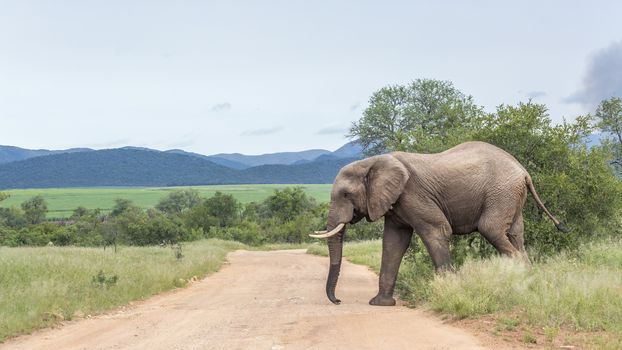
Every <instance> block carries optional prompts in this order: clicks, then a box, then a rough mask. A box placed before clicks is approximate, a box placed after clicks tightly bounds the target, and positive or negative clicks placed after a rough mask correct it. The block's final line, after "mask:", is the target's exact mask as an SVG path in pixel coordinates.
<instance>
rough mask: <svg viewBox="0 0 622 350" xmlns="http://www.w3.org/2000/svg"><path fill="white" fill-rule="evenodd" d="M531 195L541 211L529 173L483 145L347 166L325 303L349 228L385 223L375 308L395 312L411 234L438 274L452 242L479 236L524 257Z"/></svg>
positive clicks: (335, 210) (336, 187)
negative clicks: (524, 212) (455, 237)
mask: <svg viewBox="0 0 622 350" xmlns="http://www.w3.org/2000/svg"><path fill="white" fill-rule="evenodd" d="M527 190H529V192H531V194H532V196H533V197H534V199H535V200H536V202H537V204H538V206H539V207H540V208H541V209H542V210H543V211H544V212H545V213H546V215H548V216H549V218H551V220H553V222H554V223H555V226H556V227H557V228H558V229H559V230H561V231H564V232H566V231H567V230H566V229H565V227H564V226H563V224H562V223H561V222H560V221H559V220H557V219H556V218H555V217H554V216H553V215H552V214H551V213H550V212H549V211H548V210H547V209H546V207H545V206H544V205H543V204H542V201H541V200H540V198H538V194H537V193H536V190H535V188H534V186H533V183H532V181H531V177H530V176H529V174H528V173H527V171H526V170H525V168H524V167H523V166H522V165H521V164H520V163H519V162H518V161H517V160H516V159H515V158H514V157H513V156H511V155H510V154H508V153H507V152H505V151H503V150H502V149H500V148H498V147H496V146H493V145H490V144H487V143H484V142H466V143H463V144H460V145H458V146H456V147H454V148H451V149H449V150H447V151H445V152H442V153H437V154H417V153H405V152H393V153H390V154H384V155H379V156H374V157H370V158H366V159H363V160H359V161H356V162H353V163H351V164H348V165H346V166H344V167H343V168H342V169H341V170H340V171H339V173H338V174H337V177H336V179H335V182H334V184H333V189H332V192H331V205H330V211H329V214H328V222H327V227H326V228H327V231H316V234H315V235H311V236H312V237H316V238H328V249H329V255H330V268H329V273H328V279H327V281H326V295H327V296H328V299H330V301H331V302H333V303H335V304H339V303H340V300H339V299H337V298H335V287H336V285H337V279H338V277H339V270H340V268H341V256H342V248H343V237H344V233H345V225H346V224H348V223H350V224H354V223H356V222H358V221H360V220H361V219H362V218H364V217H365V218H367V221H376V220H378V219H379V218H380V217H382V216H384V218H385V221H384V238H383V241H382V264H381V268H380V281H379V292H378V295H376V296H375V297H374V298H372V299H371V300H370V301H369V303H370V304H371V305H388V306H390V305H395V299H393V288H394V287H395V279H396V277H397V272H398V269H399V266H400V263H401V260H402V257H403V256H404V253H405V252H406V249H407V248H408V246H409V244H410V240H411V237H412V233H413V231H414V232H416V233H417V234H418V235H419V236H420V237H421V240H422V241H423V243H424V244H425V246H426V248H427V250H428V252H429V253H430V256H431V257H432V262H433V263H434V266H435V268H436V269H437V271H438V270H444V269H451V264H450V256H449V239H450V237H451V235H452V234H455V235H461V234H468V233H471V232H474V231H479V232H480V233H481V234H482V235H483V236H484V237H485V238H486V239H487V240H488V241H489V242H490V243H491V244H492V245H494V246H495V248H496V249H497V250H498V251H499V252H500V253H502V254H505V255H509V256H522V255H523V254H524V251H525V248H524V245H523V216H522V209H523V205H524V203H525V199H526V197H527Z"/></svg>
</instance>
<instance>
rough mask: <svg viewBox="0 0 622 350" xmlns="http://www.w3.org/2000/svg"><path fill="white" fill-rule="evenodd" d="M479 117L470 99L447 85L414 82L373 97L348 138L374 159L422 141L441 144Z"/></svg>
mask: <svg viewBox="0 0 622 350" xmlns="http://www.w3.org/2000/svg"><path fill="white" fill-rule="evenodd" d="M482 115H483V110H482V108H481V107H479V106H476V105H475V103H474V102H473V98H472V97H471V96H466V95H465V94H463V93H462V92H461V91H459V90H458V89H456V88H455V87H454V86H453V84H452V83H451V82H449V81H440V80H432V79H417V80H415V81H413V82H412V83H410V84H408V85H406V86H403V85H393V86H387V87H384V88H382V89H380V90H378V91H376V92H375V93H373V95H372V97H371V98H370V100H369V106H368V107H367V109H366V110H365V111H364V112H363V117H362V118H361V119H360V120H359V121H357V122H354V123H353V124H352V127H351V128H350V133H349V135H348V136H349V137H351V138H358V140H359V142H360V143H361V145H362V146H363V149H364V152H365V154H366V155H374V154H380V153H384V152H387V151H393V150H405V149H406V148H407V147H410V148H412V146H413V145H417V144H419V145H421V146H423V145H424V144H425V143H426V141H425V140H424V139H437V140H443V139H445V138H447V137H450V136H451V135H449V134H448V131H450V130H451V131H455V130H456V129H457V128H468V127H469V125H470V124H472V123H474V122H476V121H477V120H479V118H480V117H481V116H482ZM424 148H425V147H424ZM422 151H425V149H423V150H422Z"/></svg>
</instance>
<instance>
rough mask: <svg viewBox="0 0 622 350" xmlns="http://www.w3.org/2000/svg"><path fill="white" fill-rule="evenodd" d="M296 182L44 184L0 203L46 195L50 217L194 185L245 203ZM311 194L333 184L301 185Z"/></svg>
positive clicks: (149, 201) (155, 197)
mask: <svg viewBox="0 0 622 350" xmlns="http://www.w3.org/2000/svg"><path fill="white" fill-rule="evenodd" d="M291 186H295V185H218V186H192V187H104V188H44V189H25V190H7V191H3V192H5V193H8V194H9V195H10V196H11V197H9V198H8V199H6V200H4V201H2V202H0V207H10V206H12V205H15V206H19V205H20V203H22V202H23V201H25V200H27V199H28V198H31V197H33V196H39V195H40V196H43V198H45V201H46V202H47V204H48V210H49V212H48V217H54V218H60V217H68V216H70V215H71V213H72V212H73V210H74V209H75V208H77V207H80V206H82V207H85V208H87V209H97V208H99V209H102V210H104V211H106V210H110V209H111V208H112V206H113V205H114V201H115V199H117V198H125V199H129V200H131V201H132V202H133V203H134V204H135V205H137V206H139V207H141V208H150V207H153V206H155V205H156V203H157V202H158V201H159V200H160V199H161V198H163V197H164V196H166V195H167V194H168V193H170V192H172V191H175V190H179V189H188V188H192V189H195V190H197V191H199V193H200V194H201V196H204V197H211V196H213V195H214V193H216V192H217V191H220V192H223V193H227V194H231V195H233V196H234V197H235V198H236V199H237V200H239V201H240V202H242V203H249V202H259V201H262V200H264V199H265V198H267V197H268V196H270V195H271V194H272V193H273V192H274V190H276V189H282V188H285V187H291ZM300 186H302V187H303V188H304V189H305V191H306V192H307V194H308V195H310V196H311V197H313V198H315V199H316V200H317V201H318V202H327V201H328V200H329V198H330V189H331V186H332V185H329V184H320V185H309V184H305V185H300Z"/></svg>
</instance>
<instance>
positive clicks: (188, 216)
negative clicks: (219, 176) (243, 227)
mask: <svg viewBox="0 0 622 350" xmlns="http://www.w3.org/2000/svg"><path fill="white" fill-rule="evenodd" d="M240 209H241V205H240V203H239V202H238V200H237V199H235V197H233V196H232V195H230V194H224V193H222V192H216V193H215V194H214V196H212V197H210V198H208V199H206V200H204V201H203V202H202V203H201V204H199V205H195V206H193V207H192V208H191V209H190V210H188V211H186V212H185V213H184V214H183V221H184V222H185V225H186V227H188V228H190V229H202V230H203V232H205V233H206V234H208V236H209V237H212V234H210V228H212V227H229V226H233V225H234V224H235V223H237V222H238V221H239V219H240Z"/></svg>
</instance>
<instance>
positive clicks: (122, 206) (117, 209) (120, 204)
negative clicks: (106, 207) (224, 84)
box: [110, 198, 135, 217]
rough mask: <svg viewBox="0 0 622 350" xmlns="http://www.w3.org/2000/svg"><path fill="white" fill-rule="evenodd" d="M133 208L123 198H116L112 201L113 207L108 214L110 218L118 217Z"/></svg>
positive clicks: (128, 201)
mask: <svg viewBox="0 0 622 350" xmlns="http://www.w3.org/2000/svg"><path fill="white" fill-rule="evenodd" d="M132 208H135V207H134V204H133V203H132V201H131V200H129V199H125V198H117V199H115V200H114V206H113V207H112V211H111V212H110V216H113V217H114V216H119V215H121V214H123V213H124V212H126V211H127V210H129V209H132Z"/></svg>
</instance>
